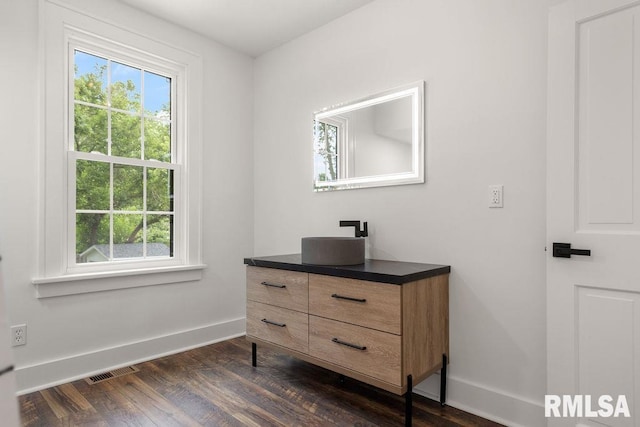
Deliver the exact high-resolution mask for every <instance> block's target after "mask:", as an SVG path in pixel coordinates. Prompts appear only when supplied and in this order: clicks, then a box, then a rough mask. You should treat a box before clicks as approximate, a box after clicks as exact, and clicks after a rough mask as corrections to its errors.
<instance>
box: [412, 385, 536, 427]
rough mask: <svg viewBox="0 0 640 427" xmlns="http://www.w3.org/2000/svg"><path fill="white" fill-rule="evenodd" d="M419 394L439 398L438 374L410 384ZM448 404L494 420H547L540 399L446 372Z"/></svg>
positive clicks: (516, 424) (521, 423)
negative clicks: (497, 388)
mask: <svg viewBox="0 0 640 427" xmlns="http://www.w3.org/2000/svg"><path fill="white" fill-rule="evenodd" d="M413 391H414V392H415V393H417V394H419V395H422V396H425V397H428V398H429V399H433V400H437V401H439V400H440V374H434V375H432V376H431V377H429V378H427V379H426V380H425V381H423V382H421V383H420V384H418V385H417V386H416V387H414V388H413ZM446 404H447V406H452V407H454V408H458V409H461V410H463V411H465V412H469V413H471V414H474V415H477V416H480V417H483V418H486V419H488V420H492V421H495V422H497V423H500V424H504V425H508V426H513V427H525V426H543V425H546V424H547V420H546V418H545V417H544V404H543V402H535V401H532V400H531V399H527V398H525V397H522V396H516V395H513V394H510V393H507V392H504V391H501V390H496V389H492V388H488V387H486V386H483V385H481V384H475V383H472V382H470V381H465V380H463V379H461V378H457V377H452V376H451V375H447V399H446Z"/></svg>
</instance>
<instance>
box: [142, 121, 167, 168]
mask: <svg viewBox="0 0 640 427" xmlns="http://www.w3.org/2000/svg"><path fill="white" fill-rule="evenodd" d="M144 158H145V160H158V161H161V162H170V161H171V124H170V123H169V122H168V121H161V120H155V119H150V118H147V117H145V119H144Z"/></svg>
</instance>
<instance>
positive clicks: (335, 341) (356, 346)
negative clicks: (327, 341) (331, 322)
mask: <svg viewBox="0 0 640 427" xmlns="http://www.w3.org/2000/svg"><path fill="white" fill-rule="evenodd" d="M331 341H333V342H334V343H336V344H340V345H346V346H347V347H351V348H355V349H356V350H362V351H364V350H366V349H367V347H365V346H363V345H357V344H351V343H350V342H346V341H342V340H339V339H338V338H332V339H331Z"/></svg>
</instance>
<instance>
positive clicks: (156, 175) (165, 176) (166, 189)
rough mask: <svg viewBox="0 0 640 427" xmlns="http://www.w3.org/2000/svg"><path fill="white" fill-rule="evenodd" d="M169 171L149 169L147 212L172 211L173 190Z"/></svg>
mask: <svg viewBox="0 0 640 427" xmlns="http://www.w3.org/2000/svg"><path fill="white" fill-rule="evenodd" d="M170 174H171V171H170V170H169V169H158V168H148V169H147V210H148V211H164V212H167V211H171V210H172V206H171V201H172V199H173V188H172V182H171V179H170Z"/></svg>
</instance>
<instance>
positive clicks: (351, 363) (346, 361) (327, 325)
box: [309, 316, 402, 386]
mask: <svg viewBox="0 0 640 427" xmlns="http://www.w3.org/2000/svg"><path fill="white" fill-rule="evenodd" d="M350 345H353V346H360V347H366V348H362V349H358V348H354V347H351V346H350ZM309 354H310V355H311V356H314V357H317V358H319V359H322V360H326V361H328V362H332V363H335V364H338V365H340V366H344V367H345V368H348V369H352V370H354V371H357V372H360V373H363V374H365V375H369V376H371V377H374V378H377V379H379V380H381V381H385V382H387V383H390V384H394V385H398V386H401V385H402V374H401V366H400V336H399V335H394V334H389V333H386V332H380V331H375V330H373V329H368V328H363V327H361V326H356V325H350V324H346V323H342V322H337V321H335V320H329V319H324V318H322V317H317V316H309Z"/></svg>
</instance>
